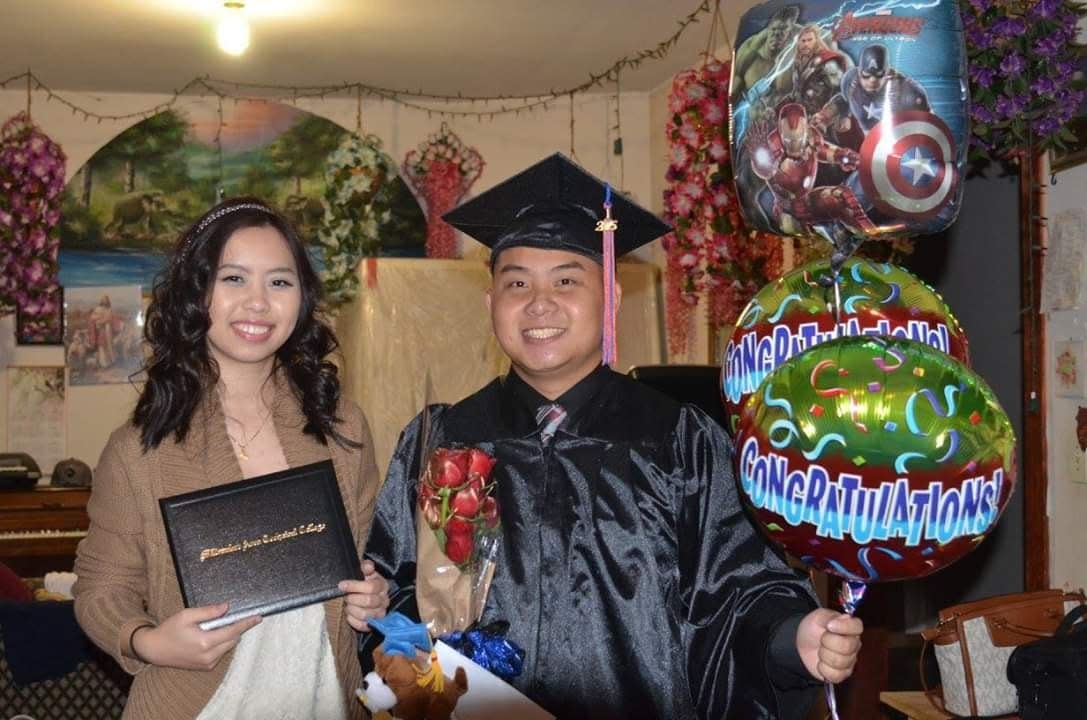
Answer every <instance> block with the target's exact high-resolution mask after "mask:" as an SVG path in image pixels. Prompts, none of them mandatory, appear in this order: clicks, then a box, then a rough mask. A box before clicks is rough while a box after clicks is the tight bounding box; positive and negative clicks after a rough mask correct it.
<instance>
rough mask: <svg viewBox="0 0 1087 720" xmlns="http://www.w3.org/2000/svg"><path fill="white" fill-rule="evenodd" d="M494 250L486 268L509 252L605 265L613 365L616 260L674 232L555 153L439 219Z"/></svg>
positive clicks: (606, 351) (608, 349)
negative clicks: (559, 253) (556, 253)
mask: <svg viewBox="0 0 1087 720" xmlns="http://www.w3.org/2000/svg"><path fill="white" fill-rule="evenodd" d="M442 219H444V220H445V221H446V222H447V223H449V224H450V225H452V226H453V227H455V228H457V229H458V230H460V231H461V232H463V233H465V234H467V235H469V236H471V237H473V238H475V239H476V240H478V241H479V242H481V243H483V244H484V245H486V246H488V247H490V248H491V268H492V269H493V268H494V264H495V261H496V260H497V259H498V255H499V253H501V252H502V251H503V250H505V249H507V248H511V247H523V246H528V247H535V248H543V249H545V250H566V251H569V252H575V253H579V254H581V255H585V256H588V257H590V258H592V259H593V260H595V261H596V262H598V263H600V264H601V265H602V266H603V268H604V318H603V328H604V333H603V335H604V341H603V352H602V355H603V361H604V364H606V365H611V364H612V363H613V362H614V361H615V352H616V350H615V343H616V319H615V312H616V308H617V303H616V293H615V258H616V257H618V256H621V255H625V254H626V253H628V252H630V251H632V250H635V249H637V248H639V247H641V246H642V245H645V244H646V243H649V242H652V241H653V240H655V239H657V238H658V237H660V236H661V235H664V234H665V233H667V232H669V231H670V230H671V229H672V228H671V227H669V226H668V224H667V223H665V222H664V221H663V220H661V219H660V218H658V217H657V216H656V215H654V214H653V213H651V212H649V211H648V210H646V209H645V208H642V207H640V206H639V205H637V204H635V203H634V202H631V201H630V200H628V199H626V198H625V197H623V196H622V195H621V194H619V193H615V194H614V195H613V194H612V191H611V186H610V185H608V184H607V183H605V182H603V181H602V180H600V179H598V178H596V177H594V176H593V175H591V174H590V173H588V172H586V171H585V170H583V169H582V168H580V167H578V166H577V165H575V164H574V163H572V162H571V161H570V160H569V159H568V158H567V157H566V156H565V155H563V154H562V153H555V154H554V155H552V156H551V157H549V158H546V159H544V160H541V161H540V162H538V163H536V164H535V165H533V166H532V167H530V168H528V169H527V170H523V171H522V172H520V173H518V174H516V175H514V176H513V177H511V178H509V179H508V180H504V181H503V182H501V183H499V184H498V185H495V186H494V187H493V188H491V189H490V190H488V191H486V192H485V193H483V194H482V195H479V196H478V197H476V198H473V199H472V200H469V201H468V202H466V203H464V204H463V205H461V206H460V207H458V208H456V209H454V210H452V211H450V212H448V213H446V214H445V215H443V216H442Z"/></svg>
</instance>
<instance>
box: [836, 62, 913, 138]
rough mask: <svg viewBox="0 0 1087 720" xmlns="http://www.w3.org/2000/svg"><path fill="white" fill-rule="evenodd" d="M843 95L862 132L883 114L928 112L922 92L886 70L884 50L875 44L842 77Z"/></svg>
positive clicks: (911, 83) (908, 80) (902, 77)
mask: <svg viewBox="0 0 1087 720" xmlns="http://www.w3.org/2000/svg"><path fill="white" fill-rule="evenodd" d="M842 95H844V96H845V97H846V99H847V100H848V101H849V109H850V111H852V113H853V117H855V118H856V119H857V122H858V123H859V124H860V126H861V127H862V128H864V130H865V132H867V131H869V130H871V129H872V126H874V125H875V124H877V123H878V122H879V121H880V120H882V119H883V114H884V113H894V114H898V113H900V112H904V111H906V110H925V111H928V110H929V109H930V108H929V103H928V95H927V94H926V93H925V89H924V88H923V87H921V85H920V84H919V83H918V82H917V81H915V80H913V79H912V78H910V77H909V76H907V75H905V74H903V73H902V72H900V71H898V70H897V69H895V68H892V67H888V60H887V47H886V46H884V45H880V44H878V43H876V44H873V45H869V46H867V47H865V48H864V49H863V50H861V56H860V59H859V60H858V61H857V65H856V67H852V68H850V69H849V70H847V71H846V73H845V75H844V76H843V77H842Z"/></svg>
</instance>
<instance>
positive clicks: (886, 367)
mask: <svg viewBox="0 0 1087 720" xmlns="http://www.w3.org/2000/svg"><path fill="white" fill-rule="evenodd" d="M887 354H888V355H890V356H891V357H893V358H894V359H895V360H897V361H898V364H897V365H891V364H889V363H888V362H887V360H886V359H885V358H881V357H878V358H872V364H873V365H875V366H876V367H878V368H879V369H880V370H882V371H883V372H885V373H893V372H894V371H895V370H897V369H898V368H900V367H902V363H904V362H906V356H905V355H903V354H902V351H901V350H899V349H897V348H891V349H890V350H888V351H887Z"/></svg>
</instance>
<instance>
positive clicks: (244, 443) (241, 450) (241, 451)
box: [215, 386, 272, 460]
mask: <svg viewBox="0 0 1087 720" xmlns="http://www.w3.org/2000/svg"><path fill="white" fill-rule="evenodd" d="M215 389H216V391H217V392H218V393H219V404H220V405H221V406H222V408H223V416H224V417H225V418H226V419H227V420H233V421H234V422H236V423H237V424H238V427H240V428H241V429H242V439H241V440H239V439H238V438H236V437H234V436H233V435H231V434H230V430H229V429H227V431H226V436H227V437H228V438H230V441H231V442H232V443H234V444H235V445H237V446H238V457H239V458H241V459H242V460H248V459H249V453H247V452H246V448H247V447H249V443H251V442H253V441H254V440H256V439H257V435H260V433H261V431H262V430H264V426H265V425H267V424H268V418H270V417H272V410H271V408H269V407H267V406H265V409H266V410H267V411H268V412H266V413H265V414H264V418H263V419H262V420H261V421H260V426H259V427H257V431H256V432H255V433H253V434H252V435H250V436H249V439H248V440H247V439H246V438H245V424H244V423H243V422H242V421H241V420H239V419H238V418H236V417H234V416H233V415H227V413H226V397H225V396H224V395H223V388H222V387H221V386H216V388H215Z"/></svg>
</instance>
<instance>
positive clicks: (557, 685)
mask: <svg viewBox="0 0 1087 720" xmlns="http://www.w3.org/2000/svg"><path fill="white" fill-rule="evenodd" d="M547 402H548V401H547V400H546V399H545V398H543V397H542V396H540V395H539V394H538V393H536V392H535V391H534V390H533V389H532V388H531V387H529V386H528V385H527V384H526V383H525V382H524V381H523V380H521V379H520V377H519V376H517V374H516V373H515V372H513V371H511V372H510V374H509V375H508V376H507V377H506V378H502V379H497V380H495V381H493V382H492V383H490V384H489V385H487V386H486V387H484V388H483V389H482V390H480V391H478V392H477V393H475V394H474V395H472V396H470V397H468V398H467V399H465V400H463V401H461V402H459V403H457V404H455V405H452V406H448V405H435V406H432V408H431V413H430V418H431V420H430V423H431V428H430V437H429V438H428V440H427V444H428V450H429V449H433V448H435V447H440V446H456V445H463V446H475V447H479V448H481V449H483V450H484V451H486V452H488V453H490V454H491V455H492V456H493V457H495V458H496V459H497V465H496V466H495V469H494V473H493V477H494V478H495V479H496V480H497V488H496V493H497V498H498V502H499V512H500V515H501V523H502V541H501V547H500V550H499V555H498V563H497V568H496V570H495V575H494V580H493V584H492V586H491V589H490V594H489V596H488V598H487V603H486V608H485V610H484V615H483V618H482V620H483V622H484V623H487V622H490V621H493V620H506V621H508V622H509V624H510V629H509V638H510V639H511V640H512V641H513V642H515V643H516V644H517V645H519V646H520V647H521V648H523V649H524V650H525V663H524V671H523V672H522V674H521V675H520V677H518V678H516V679H515V680H514V681H513V684H514V685H515V686H516V687H517V688H518V689H519V690H520V691H522V692H523V693H525V694H526V695H528V696H529V697H530V698H532V699H533V700H534V701H535V702H537V703H538V704H540V705H541V706H543V707H544V708H545V709H547V710H548V711H550V712H551V713H553V714H555V715H556V716H558V717H560V718H594V719H600V718H623V719H624V720H629V719H631V718H671V719H675V720H682V719H685V718H713V719H715V720H718V719H720V718H737V719H741V718H742V719H743V720H749V719H752V718H782V719H785V718H788V719H789V720H792V719H793V718H802V717H804V715H805V713H806V710H807V707H808V705H809V704H810V701H811V700H812V698H813V697H814V692H813V688H812V685H813V682H814V681H811V680H810V676H807V674H806V673H805V672H804V671H803V665H801V664H799V656H798V655H797V654H796V649H795V632H796V626H797V623H798V622H799V617H801V616H802V615H804V614H806V613H807V612H809V611H810V610H811V609H812V608H814V607H815V606H816V605H815V600H814V598H813V595H812V593H811V590H810V587H809V584H808V583H807V581H806V580H804V579H802V578H801V577H800V576H798V575H797V573H795V572H794V571H793V570H791V569H790V568H788V567H787V566H786V565H785V563H784V562H783V561H782V560H781V559H780V558H779V557H778V556H777V555H776V554H775V553H774V552H773V551H772V550H771V549H770V547H769V546H768V545H767V544H766V542H765V541H764V540H763V539H762V538H761V537H760V536H759V535H758V534H757V532H756V530H755V529H754V527H753V526H752V525H751V524H750V522H749V521H748V519H747V517H746V516H745V514H744V512H743V509H742V507H741V505H740V500H739V496H738V490H737V487H736V483H735V482H734V480H733V475H732V464H731V449H730V444H729V440H728V438H727V436H726V435H725V433H724V431H723V430H722V428H721V427H720V426H719V425H717V424H716V423H715V422H714V421H713V420H711V419H710V418H709V417H708V416H707V415H706V414H705V413H703V412H702V411H700V410H698V409H697V408H694V407H693V406H689V405H684V406H680V405H679V404H677V403H676V402H674V401H672V400H671V399H670V398H667V397H665V396H664V395H661V394H659V393H658V392H656V391H654V390H652V389H651V388H649V387H647V386H645V385H643V384H641V383H639V382H637V381H635V380H632V379H630V378H628V377H626V376H624V375H620V374H618V373H615V372H612V371H611V370H609V369H608V368H606V367H601V368H598V369H597V370H596V371H594V372H593V373H591V374H590V375H589V376H587V377H586V378H585V379H583V380H582V381H581V382H580V383H578V385H576V386H575V387H574V388H572V389H571V390H570V391H569V392H567V393H566V394H565V395H563V396H562V397H561V398H559V399H558V402H559V403H561V404H562V405H563V406H564V407H566V408H567V410H568V416H567V418H566V419H565V421H564V423H563V425H562V426H561V427H560V428H559V430H558V431H557V433H556V434H555V436H554V438H553V439H552V440H551V441H550V443H548V444H547V445H545V444H543V443H542V442H541V439H540V436H539V434H538V429H537V425H536V412H535V410H536V408H537V407H539V406H540V405H542V404H546V403H547ZM421 425H422V422H421V416H420V417H417V418H416V419H415V420H414V421H413V422H412V423H411V424H410V425H409V426H408V427H407V428H406V429H405V430H404V432H403V434H402V435H401V437H400V441H399V444H398V446H397V449H396V452H395V454H394V455H393V458H392V461H391V464H390V468H389V473H388V476H387V478H386V482H385V485H384V487H383V488H382V490H381V492H380V494H379V497H378V503H377V508H376V511H375V513H374V520H373V526H372V529H371V535H370V539H369V542H368V543H367V545H366V555H367V556H369V557H370V558H371V559H372V560H373V561H374V562H375V563H376V565H377V568H378V571H379V572H380V573H382V574H383V575H384V576H385V577H386V578H388V579H389V580H390V582H391V593H392V597H391V604H392V605H393V606H394V607H397V606H398V607H399V608H400V609H401V610H405V609H408V608H410V607H411V606H412V602H411V595H412V591H413V588H412V585H413V584H414V582H415V558H416V552H415V526H414V513H415V497H416V495H415V485H416V481H417V479H418V477H419V458H420V448H419V443H420V429H421ZM409 612H410V610H409ZM363 662H364V663H365V662H366V660H365V658H364V659H363Z"/></svg>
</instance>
